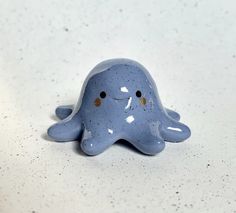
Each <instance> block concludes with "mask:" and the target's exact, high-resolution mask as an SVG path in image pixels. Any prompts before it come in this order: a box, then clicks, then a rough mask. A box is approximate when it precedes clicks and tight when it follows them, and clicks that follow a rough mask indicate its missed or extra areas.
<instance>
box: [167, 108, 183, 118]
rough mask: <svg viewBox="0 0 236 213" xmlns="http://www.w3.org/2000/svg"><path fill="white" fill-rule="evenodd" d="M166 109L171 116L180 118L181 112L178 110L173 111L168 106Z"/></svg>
mask: <svg viewBox="0 0 236 213" xmlns="http://www.w3.org/2000/svg"><path fill="white" fill-rule="evenodd" d="M165 110H166V112H167V114H168V115H169V116H170V117H171V118H173V119H175V120H176V121H179V120H180V114H179V113H178V112H175V111H173V110H171V109H167V108H165Z"/></svg>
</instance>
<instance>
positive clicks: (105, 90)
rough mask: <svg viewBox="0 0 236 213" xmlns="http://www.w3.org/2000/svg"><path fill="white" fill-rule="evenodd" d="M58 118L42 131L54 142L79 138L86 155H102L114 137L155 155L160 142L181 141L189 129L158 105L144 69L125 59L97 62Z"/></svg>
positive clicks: (178, 117)
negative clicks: (72, 102) (75, 101)
mask: <svg viewBox="0 0 236 213" xmlns="http://www.w3.org/2000/svg"><path fill="white" fill-rule="evenodd" d="M56 115H57V116H58V118H60V119H61V121H60V122H58V123H56V124H54V125H53V126H51V127H50V128H49V129H48V135H49V136H50V137H51V138H52V139H53V140H55V141H61V142H65V141H73V140H79V141H81V143H80V145H81V149H82V151H83V152H85V153H86V154H87V155H97V154H100V153H102V152H103V151H104V150H106V149H107V148H108V147H110V146H111V145H112V144H114V143H115V142H116V141H118V140H119V139H124V140H126V141H127V142H129V143H131V144H132V145H133V146H134V147H136V148H137V149H138V150H139V151H141V152H142V153H144V154H147V155H155V154H157V153H159V152H161V151H162V150H163V149H164V147H165V141H168V142H174V143H177V142H181V141H183V140H185V139H187V138H188V137H190V134H191V132H190V129H189V128H188V127H187V126H186V125H184V124H183V123H180V122H179V119H180V116H179V114H178V113H177V112H174V111H172V110H170V109H167V108H164V107H163V106H162V104H161V101H160V98H159V96H158V92H157V88H156V85H155V82H154V81H153V79H152V77H151V76H150V74H149V73H148V71H147V70H146V69H145V68H144V67H143V66H142V65H141V64H139V63H138V62H136V61H133V60H130V59H111V60H107V61H104V62H102V63H100V64H98V65H97V66H96V67H95V68H94V69H93V70H92V71H91V72H90V74H89V75H88V77H87V79H86V80H85V82H84V85H83V88H82V92H81V95H80V99H79V101H78V104H77V105H76V106H75V107H73V106H59V107H58V108H57V109H56Z"/></svg>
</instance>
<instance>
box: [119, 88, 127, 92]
mask: <svg viewBox="0 0 236 213" xmlns="http://www.w3.org/2000/svg"><path fill="white" fill-rule="evenodd" d="M120 91H121V92H129V90H128V89H127V87H121V88H120Z"/></svg>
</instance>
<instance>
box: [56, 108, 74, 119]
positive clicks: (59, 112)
mask: <svg viewBox="0 0 236 213" xmlns="http://www.w3.org/2000/svg"><path fill="white" fill-rule="evenodd" d="M73 109H74V106H73V105H65V106H59V107H57V108H56V116H57V117H58V118H59V119H61V120H63V119H65V118H67V117H68V116H69V115H70V114H71V113H72V111H73Z"/></svg>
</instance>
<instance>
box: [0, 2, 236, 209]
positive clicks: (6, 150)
mask: <svg viewBox="0 0 236 213" xmlns="http://www.w3.org/2000/svg"><path fill="white" fill-rule="evenodd" d="M0 5H1V6H0V136H1V140H0V212H3V213H11V212H17V213H20V212H24V213H25V212H32V213H33V212H35V213H37V212H58V213H59V212H71V213H72V212H168V213H170V212H175V211H177V212H187V213H191V212H214V213H215V212H227V213H228V212H236V199H235V198H236V124H235V119H236V98H235V90H236V71H235V69H236V25H235V20H236V2H235V1H233V0H231V1H230V0H228V1H227V0H206V1H202V0H198V1H192V0H188V1H187V0H179V1H175V0H172V1H171V0H145V1H141V0H110V1H107V0H90V1H88V0H87V1H86V0H67V1H66V0H57V1H56V0H41V1H31V0H22V1H19V0H9V1H4V0H0ZM114 57H127V58H131V59H135V60H137V61H139V62H141V63H142V64H143V65H144V66H145V67H147V68H148V69H149V70H150V72H151V74H152V76H153V77H154V79H155V80H156V82H157V87H158V89H159V93H160V97H161V100H162V102H163V103H164V105H165V106H167V107H170V108H172V109H174V110H177V111H178V112H179V113H180V114H181V115H182V121H183V122H184V123H186V124H188V125H189V126H190V127H191V129H192V137H191V138H190V139H188V140H187V141H186V142H184V143H180V144H170V143H168V144H167V146H166V149H165V150H164V151H163V152H162V153H160V154H158V155H157V156H155V157H148V156H144V155H142V154H140V153H138V152H136V151H135V150H133V149H131V148H129V147H127V146H124V145H121V144H117V145H114V146H112V147H111V148H110V149H109V150H107V151H106V152H105V153H103V154H101V155H99V156H96V157H86V156H84V155H83V154H82V153H81V152H80V151H79V148H78V143H76V142H71V143H62V144H60V143H55V142H51V141H47V140H45V137H44V134H45V132H46V129H47V128H48V127H49V126H50V125H51V124H52V123H53V122H55V120H54V118H55V117H54V116H53V113H54V109H55V107H56V106H57V105H59V104H71V103H76V101H77V98H78V96H79V93H80V89H81V86H82V83H83V80H84V79H85V77H86V75H87V74H88V72H89V71H90V70H91V69H92V68H93V67H94V66H95V65H96V64H97V63H99V62H100V61H102V60H104V59H108V58H114Z"/></svg>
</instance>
